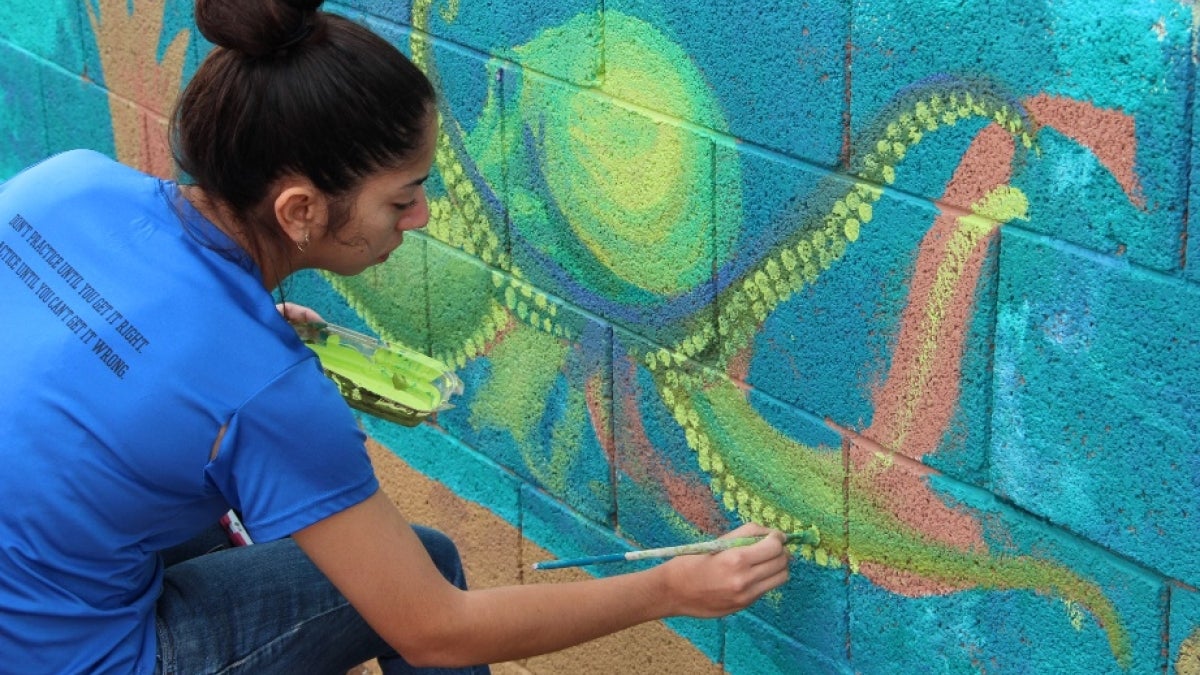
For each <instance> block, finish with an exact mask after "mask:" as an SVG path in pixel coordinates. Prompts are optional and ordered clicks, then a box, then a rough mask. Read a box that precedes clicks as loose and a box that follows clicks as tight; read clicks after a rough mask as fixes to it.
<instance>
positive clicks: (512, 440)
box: [429, 242, 615, 523]
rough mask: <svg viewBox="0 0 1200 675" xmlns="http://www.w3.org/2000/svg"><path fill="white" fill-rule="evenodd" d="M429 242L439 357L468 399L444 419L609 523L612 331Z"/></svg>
mask: <svg viewBox="0 0 1200 675" xmlns="http://www.w3.org/2000/svg"><path fill="white" fill-rule="evenodd" d="M443 250H444V247H443V246H442V245H441V244H435V243H433V242H431V243H430V248H429V252H430V256H429V270H430V272H429V273H430V276H431V278H441V279H445V280H446V284H445V285H443V286H442V287H440V288H439V289H438V291H437V292H436V293H431V297H430V303H431V308H430V322H431V323H430V325H431V331H430V334H431V336H432V340H433V355H434V356H436V357H438V358H441V359H442V360H443V361H446V362H447V363H450V364H452V365H454V366H455V367H457V368H458V369H459V374H460V376H461V377H462V379H463V381H464V382H465V385H466V393H465V394H464V395H463V396H462V397H461V398H459V399H458V403H457V404H456V407H455V408H453V409H451V410H448V411H445V412H444V413H441V414H440V415H439V417H438V419H439V423H441V424H442V425H443V426H444V427H445V428H446V429H447V430H448V431H450V432H451V433H452V434H454V435H455V436H457V437H458V438H460V439H462V440H463V441H465V442H466V443H467V444H468V445H470V446H472V447H475V448H479V449H481V450H484V451H485V452H487V454H488V455H489V456H490V457H492V458H493V459H494V460H495V461H497V462H498V463H500V464H501V465H503V466H506V467H508V468H509V469H511V470H513V471H514V472H516V473H517V475H519V476H520V477H522V478H523V479H525V480H527V481H530V482H532V483H533V484H535V485H537V486H539V487H541V488H543V489H545V490H547V491H549V492H550V493H552V494H554V495H555V496H557V497H559V498H560V499H562V500H563V501H564V502H566V503H569V504H571V505H572V506H573V507H575V508H577V509H579V510H581V511H583V512H585V513H587V514H589V516H590V517H592V518H594V519H595V520H596V521H597V522H605V523H607V522H610V520H611V518H612V517H613V511H614V503H615V499H614V497H613V492H612V490H613V488H612V483H611V465H610V463H609V458H608V455H607V451H608V449H607V448H606V447H604V446H603V444H602V442H601V438H602V437H604V436H608V435H610V434H611V431H610V430H609V429H608V428H607V424H608V422H607V420H608V417H609V415H610V411H609V409H610V407H611V396H612V393H611V392H612V386H611V350H612V346H611V331H610V330H609V328H608V327H607V326H605V325H604V324H602V323H599V322H597V321H596V320H595V319H594V318H592V317H589V316H587V315H584V314H582V313H579V312H578V311H576V310H574V309H573V308H571V307H570V306H569V305H566V304H563V303H562V302H561V301H559V300H557V299H555V298H551V297H549V296H547V295H545V294H543V293H541V292H540V291H539V290H538V289H536V288H533V287H531V286H529V285H528V284H526V283H524V282H523V281H521V280H519V279H515V278H513V277H510V276H508V275H505V274H502V273H500V272H495V271H491V270H488V269H486V268H484V267H482V265H481V264H480V263H479V262H478V261H476V260H474V259H473V258H470V257H468V256H465V255H463V254H461V253H442V251H443Z"/></svg>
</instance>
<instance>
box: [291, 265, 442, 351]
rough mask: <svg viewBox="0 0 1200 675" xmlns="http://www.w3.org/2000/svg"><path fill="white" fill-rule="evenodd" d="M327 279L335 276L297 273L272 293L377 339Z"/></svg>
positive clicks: (369, 327) (314, 272)
mask: <svg viewBox="0 0 1200 675" xmlns="http://www.w3.org/2000/svg"><path fill="white" fill-rule="evenodd" d="M331 279H335V277H331V276H329V275H328V274H325V273H321V272H318V271H317V270H301V271H299V272H297V273H295V274H293V275H291V276H290V277H288V278H287V279H285V280H284V281H283V283H282V284H280V289H281V290H280V291H276V297H277V298H278V297H282V298H283V299H284V300H285V301H287V302H294V303H296V304H300V305H304V306H306V307H308V308H310V309H312V310H313V311H315V312H316V313H317V314H320V315H321V318H323V319H325V321H327V322H329V323H332V324H335V325H338V326H342V327H343V328H349V329H350V330H353V331H358V332H360V333H364V334H366V335H370V336H371V337H374V338H378V337H379V334H378V333H376V332H375V330H374V329H373V328H371V326H370V325H368V324H367V322H366V321H364V320H363V318H362V316H360V315H359V314H358V312H356V311H354V308H353V307H351V306H350V304H349V303H348V302H347V301H346V296H344V295H342V294H341V293H339V292H338V291H337V289H336V288H334V286H333V285H332V284H330V280H331ZM422 344H423V343H422Z"/></svg>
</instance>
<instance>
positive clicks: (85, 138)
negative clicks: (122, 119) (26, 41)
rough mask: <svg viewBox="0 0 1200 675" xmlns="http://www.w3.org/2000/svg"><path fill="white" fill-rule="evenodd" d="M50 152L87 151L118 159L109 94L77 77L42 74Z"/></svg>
mask: <svg viewBox="0 0 1200 675" xmlns="http://www.w3.org/2000/svg"><path fill="white" fill-rule="evenodd" d="M42 98H43V104H44V105H45V111H46V112H45V114H46V144H47V148H46V149H47V152H48V153H51V154H53V153H59V152H63V151H65V150H73V149H76V148H87V149H89V150H95V151H97V152H101V153H104V154H106V155H108V156H110V157H115V156H116V147H115V145H114V140H113V128H112V114H111V112H110V110H109V101H108V93H107V92H106V91H105V90H104V89H103V88H101V87H99V86H97V85H96V84H94V83H92V82H89V81H87V80H85V79H82V78H80V77H78V76H77V75H74V74H71V73H67V72H64V71H61V70H58V69H55V68H50V69H45V70H43V71H42Z"/></svg>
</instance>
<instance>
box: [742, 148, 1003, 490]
mask: <svg viewBox="0 0 1200 675" xmlns="http://www.w3.org/2000/svg"><path fill="white" fill-rule="evenodd" d="M743 161H744V162H745V163H746V165H747V166H748V167H752V169H751V170H752V171H753V172H754V174H755V175H762V176H770V177H771V178H770V180H773V185H774V186H775V191H776V192H777V193H783V194H786V195H788V196H789V197H788V199H789V201H787V202H783V203H782V204H780V205H779V207H778V211H777V212H776V215H774V216H773V218H774V219H776V221H777V222H772V221H770V220H767V221H766V222H763V219H762V218H761V217H759V216H755V220H753V221H751V222H752V227H748V228H747V233H746V234H745V235H743V236H744V237H745V238H746V239H747V240H748V242H749V243H747V244H745V245H743V244H742V243H740V242H739V244H738V245H737V246H735V247H734V251H735V252H736V253H735V258H734V260H733V261H732V262H731V263H730V264H729V265H727V266H725V267H723V268H722V269H720V270H719V272H718V275H719V284H720V289H721V294H720V296H719V301H720V303H721V307H720V315H719V318H718V321H719V323H720V331H721V334H722V336H723V339H724V340H725V341H726V342H725V344H724V345H723V353H725V354H727V355H728V357H727V358H728V359H731V360H730V361H729V365H730V367H731V375H732V376H733V377H735V378H737V377H740V376H739V374H738V370H739V369H742V368H745V375H744V378H745V381H746V382H747V383H749V384H750V385H752V386H754V387H755V388H757V389H761V390H762V391H764V392H765V393H768V394H770V395H771V396H773V397H775V398H778V399H780V400H782V401H784V402H786V403H789V404H792V405H794V406H796V407H798V408H800V409H802V410H805V411H810V412H812V413H813V414H819V415H821V416H824V417H828V418H830V419H831V420H832V421H834V422H835V423H837V424H838V425H841V426H843V427H847V428H852V429H856V430H859V431H862V432H864V433H867V434H868V435H872V436H873V438H874V439H875V440H877V441H879V442H880V443H884V444H885V445H889V446H895V449H897V450H899V451H901V452H903V453H905V454H907V455H909V456H912V457H922V456H929V455H931V454H936V455H938V456H939V459H938V460H937V461H938V462H939V463H940V466H942V467H943V468H944V469H945V470H947V471H950V472H952V473H955V475H960V476H962V477H964V478H969V477H971V476H974V475H975V474H976V473H977V472H978V469H979V468H980V467H981V466H982V465H983V461H984V460H983V450H984V447H985V443H986V437H985V435H984V433H985V429H983V428H981V427H979V426H978V425H973V424H971V421H970V416H971V415H974V414H985V413H986V411H987V406H988V399H989V392H990V382H989V376H988V370H989V358H990V355H989V345H988V338H987V336H988V333H989V331H990V323H991V320H990V319H991V311H992V310H991V295H992V291H991V288H992V285H991V284H992V277H991V274H992V270H994V254H990V253H989V251H990V250H991V249H989V248H988V246H987V237H986V236H982V237H979V238H978V239H977V240H976V243H975V244H971V246H976V245H977V246H979V247H981V248H980V250H981V251H982V253H980V257H979V260H978V262H974V261H967V260H965V258H964V259H960V258H956V257H954V254H952V253H947V252H946V251H947V250H948V249H947V248H946V247H947V239H953V238H954V237H955V236H957V235H956V234H955V232H949V233H946V234H941V235H935V234H933V233H931V228H932V227H933V226H934V224H935V223H936V221H937V218H938V216H939V213H938V212H937V211H936V210H935V209H934V208H933V207H932V206H931V205H929V204H927V203H924V202H922V201H919V200H913V199H910V198H908V197H905V196H904V195H899V194H896V193H892V192H890V191H887V192H883V193H882V194H880V193H878V192H877V191H875V188H873V187H872V186H870V185H869V184H862V183H859V184H855V183H851V182H848V181H844V180H841V179H839V178H837V177H834V176H831V175H821V174H814V173H811V172H809V171H807V170H805V169H803V168H802V167H798V166H795V165H791V164H788V163H785V162H780V161H777V160H775V159H773V158H769V157H762V156H759V155H754V154H751V153H743ZM749 171H750V170H748V171H747V173H749ZM751 182H756V181H751ZM777 203H778V202H777ZM785 205H786V206H785ZM963 229H964V227H962V226H956V227H954V228H953V230H955V231H960V230H963ZM755 230H761V234H754V232H755ZM831 235H832V236H831ZM918 275H922V276H920V277H918ZM918 278H924V279H926V284H925V286H924V287H929V288H933V289H934V290H933V291H930V293H929V294H928V295H926V294H918V293H916V292H915V289H916V287H917V284H916V282H915V280H916V279H918ZM932 280H936V281H937V283H938V284H941V285H937V284H934V283H933V281H932ZM953 298H961V300H953ZM963 303H966V304H965V305H964V304H963ZM960 305H962V306H963V307H964V309H963V310H962V311H963V315H962V316H956V315H954V314H953V311H954V309H955V307H958V306H960ZM906 312H908V314H906ZM930 316H937V317H941V318H940V319H939V320H940V321H941V323H940V324H938V325H934V324H931V323H930V322H929V320H928V317H930ZM743 347H748V349H747V350H746V351H745V352H740V350H741V349H742V348H743ZM743 359H744V360H745V361H746V362H748V366H747V365H742V363H741V362H742V360H743ZM928 363H937V364H938V365H939V366H940V367H942V368H944V369H945V372H937V371H935V370H930V369H929V368H927V367H926V366H925V365H924V364H928ZM946 378H953V380H952V381H948V380H947V379H946ZM889 386H890V387H891V389H888V387H889ZM935 387H936V388H937V390H938V391H939V392H941V393H939V394H937V396H939V397H941V399H945V400H946V401H947V405H946V409H945V410H937V409H933V408H932V407H931V406H929V405H928V404H927V402H925V401H924V400H923V399H922V398H921V397H922V396H925V395H933V394H929V392H930V391H933V390H934V389H935ZM896 392H899V393H896ZM900 400H903V401H911V403H909V404H908V408H907V409H900V410H895V409H892V410H891V411H890V412H889V411H888V406H892V408H895V407H896V404H897V402H898V401H900ZM880 408H884V412H886V413H887V414H886V415H885V416H881V415H880ZM873 426H878V427H879V428H878V429H873V428H872V427H873ZM884 427H890V428H893V429H895V430H896V431H892V432H887V433H885V431H886V430H885V429H884ZM911 428H919V429H921V430H922V433H923V434H924V436H909V435H906V433H903V429H911ZM976 479H977V477H976Z"/></svg>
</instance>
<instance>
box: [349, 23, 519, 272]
mask: <svg viewBox="0 0 1200 675" xmlns="http://www.w3.org/2000/svg"><path fill="white" fill-rule="evenodd" d="M378 23H379V22H374V23H373V24H372V25H375V24H378ZM377 30H379V31H380V32H381V34H382V35H384V36H385V37H388V38H389V39H390V40H391V41H392V42H393V43H395V44H397V45H398V46H400V47H401V48H402V49H404V50H405V51H407V52H409V53H411V55H412V57H413V59H414V61H415V62H416V63H417V66H418V67H420V68H422V69H423V70H424V71H425V72H426V73H427V74H428V75H429V76H430V78H431V79H432V81H433V84H434V87H435V89H436V90H437V95H438V102H439V105H440V124H441V132H442V137H441V138H440V139H439V146H438V153H437V157H436V163H435V170H434V171H433V173H432V174H431V176H430V180H429V181H428V182H427V183H426V184H425V190H426V193H427V194H428V195H429V198H430V200H431V201H430V203H431V206H432V207H433V208H432V209H431V213H432V218H431V223H430V226H429V228H428V232H429V233H430V235H431V236H433V237H435V238H437V239H438V240H440V241H442V242H445V243H446V244H448V245H450V246H452V247H454V248H457V249H459V250H461V251H464V252H466V253H468V254H470V255H472V256H475V257H477V258H479V259H480V260H482V261H483V262H484V263H485V264H487V265H489V266H491V267H494V268H497V269H503V270H509V269H511V267H512V265H511V261H510V258H509V253H508V250H509V245H508V240H509V233H508V229H509V223H508V221H509V216H508V206H507V204H506V202H505V200H504V195H505V194H506V193H507V187H506V182H507V176H506V172H505V165H506V163H507V157H506V151H505V140H504V134H505V129H506V127H507V126H508V125H510V124H513V123H514V122H513V121H512V120H511V116H510V112H511V111H510V110H508V109H507V108H506V107H505V106H504V105H502V103H501V102H502V101H503V96H504V91H505V87H506V80H505V74H506V73H508V72H510V71H509V70H508V69H507V68H506V67H505V66H504V65H503V64H502V62H500V61H497V60H494V59H492V60H489V59H488V58H487V57H486V55H480V54H478V53H475V52H470V51H468V50H465V49H463V48H461V47H457V46H455V45H452V44H449V43H447V42H445V41H444V40H435V39H430V38H428V36H425V35H424V34H421V33H415V32H410V31H398V30H397V29H396V28H395V27H392V26H390V25H389V24H384V25H383V26H377ZM393 36H394V37H393Z"/></svg>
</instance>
